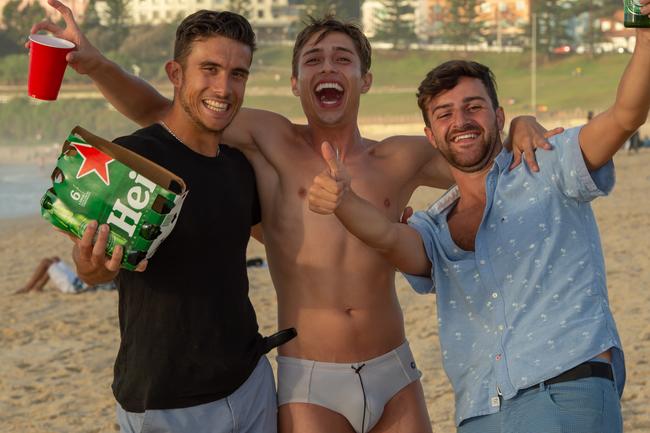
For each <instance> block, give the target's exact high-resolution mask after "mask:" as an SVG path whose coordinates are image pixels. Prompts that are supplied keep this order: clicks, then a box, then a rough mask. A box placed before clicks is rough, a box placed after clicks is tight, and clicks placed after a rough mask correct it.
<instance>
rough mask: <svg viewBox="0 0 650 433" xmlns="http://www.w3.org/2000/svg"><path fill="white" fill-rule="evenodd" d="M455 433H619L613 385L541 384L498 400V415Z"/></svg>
mask: <svg viewBox="0 0 650 433" xmlns="http://www.w3.org/2000/svg"><path fill="white" fill-rule="evenodd" d="M457 431H458V433H622V432H623V419H622V417H621V404H620V399H619V396H618V393H617V392H616V388H615V387H614V382H612V381H611V380H608V379H603V378H600V377H589V378H586V379H579V380H573V381H569V382H561V383H556V384H552V385H548V386H546V385H544V384H541V385H540V386H538V387H535V388H533V389H529V390H525V391H520V392H519V393H518V394H517V395H516V396H515V397H513V398H511V399H509V400H503V399H502V400H501V410H500V411H499V412H497V413H494V414H490V415H484V416H478V417H475V418H470V419H467V420H465V421H463V422H462V423H461V425H460V426H459V427H458V430H457Z"/></svg>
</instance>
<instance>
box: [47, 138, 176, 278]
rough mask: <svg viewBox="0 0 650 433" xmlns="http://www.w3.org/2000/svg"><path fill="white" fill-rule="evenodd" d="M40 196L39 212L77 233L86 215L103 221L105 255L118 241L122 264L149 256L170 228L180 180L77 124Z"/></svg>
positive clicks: (130, 264) (129, 266)
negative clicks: (120, 247) (50, 183)
mask: <svg viewBox="0 0 650 433" xmlns="http://www.w3.org/2000/svg"><path fill="white" fill-rule="evenodd" d="M51 177H52V187H51V188H50V189H48V190H47V191H46V192H45V195H44V196H43V198H42V199H41V215H42V216H43V218H45V219H46V220H48V221H49V222H50V223H51V224H53V225H54V226H56V227H58V228H59V229H61V230H64V231H67V232H69V233H71V234H73V235H74V236H76V237H78V238H81V236H82V235H83V233H84V230H85V229H86V226H87V225H88V222H89V221H91V220H96V221H97V222H98V223H99V224H108V225H109V227H110V229H111V230H110V234H109V236H108V242H107V244H106V254H107V255H109V256H110V255H111V254H112V253H113V251H114V249H115V247H116V246H117V245H122V248H123V251H124V256H123V258H122V264H121V266H122V268H124V269H129V270H133V269H135V267H136V265H137V264H138V263H139V262H140V261H142V260H143V259H145V258H147V259H149V258H151V256H153V254H154V252H155V251H156V249H157V248H158V246H159V245H160V244H161V243H162V241H163V240H164V239H165V238H166V237H167V236H168V235H169V233H171V231H172V229H173V228H174V225H175V223H176V220H177V218H178V213H179V212H180V210H181V206H182V204H183V200H184V199H185V197H186V195H187V193H188V191H187V189H186V186H185V182H184V181H183V180H182V179H181V178H180V177H178V176H176V175H175V174H173V173H172V172H170V171H168V170H166V169H165V168H163V167H160V166H159V165H157V164H155V163H153V162H152V161H149V160H147V159H146V158H144V157H142V156H140V155H138V154H136V153H134V152H131V151H130V150H128V149H126V148H124V147H121V146H118V145H116V144H114V143H111V142H109V141H106V140H104V139H102V138H100V137H97V136H95V135H93V134H91V133H90V132H88V131H86V130H85V129H83V128H81V127H79V126H77V127H76V128H74V129H73V130H72V132H71V133H70V136H69V137H68V139H67V140H66V141H65V143H64V145H63V148H62V151H61V154H60V156H59V158H58V160H57V165H56V167H55V168H54V170H53V172H52V176H51Z"/></svg>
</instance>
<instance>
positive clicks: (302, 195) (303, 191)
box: [298, 187, 307, 199]
mask: <svg viewBox="0 0 650 433" xmlns="http://www.w3.org/2000/svg"><path fill="white" fill-rule="evenodd" d="M298 195H299V196H300V198H303V199H304V198H305V197H307V189H305V188H303V187H301V188H300V189H299V190H298Z"/></svg>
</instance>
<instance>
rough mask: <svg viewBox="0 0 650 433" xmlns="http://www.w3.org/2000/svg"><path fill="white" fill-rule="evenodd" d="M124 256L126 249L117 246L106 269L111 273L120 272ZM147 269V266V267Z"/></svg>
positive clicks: (106, 264)
mask: <svg viewBox="0 0 650 433" xmlns="http://www.w3.org/2000/svg"><path fill="white" fill-rule="evenodd" d="M123 255H124V248H122V245H116V246H115V249H114V250H113V255H112V256H111V258H110V260H108V261H107V262H106V263H105V266H106V269H108V270H109V271H111V272H117V271H119V270H120V264H121V263H122V256H123ZM145 267H146V265H145Z"/></svg>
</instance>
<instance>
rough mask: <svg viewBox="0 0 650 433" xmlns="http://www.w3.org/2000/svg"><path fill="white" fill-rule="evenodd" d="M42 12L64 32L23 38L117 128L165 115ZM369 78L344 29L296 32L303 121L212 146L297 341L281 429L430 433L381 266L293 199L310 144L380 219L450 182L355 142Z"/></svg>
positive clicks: (74, 33)
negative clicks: (259, 241) (95, 91)
mask: <svg viewBox="0 0 650 433" xmlns="http://www.w3.org/2000/svg"><path fill="white" fill-rule="evenodd" d="M49 2H50V4H51V5H52V6H54V7H55V8H57V9H58V10H59V12H61V14H62V15H63V17H64V19H65V21H66V25H67V28H66V29H65V30H62V29H60V28H58V27H56V26H54V25H53V24H51V23H49V22H43V23H41V24H38V25H36V26H35V27H34V28H33V29H32V30H33V31H36V30H40V29H45V30H49V31H51V32H52V33H54V34H55V35H56V36H58V37H63V38H66V39H69V40H72V41H73V42H75V43H76V44H77V47H78V50H77V51H76V52H73V53H71V54H70V55H69V57H68V61H69V62H70V64H71V66H72V67H74V68H75V69H76V70H77V71H78V72H80V73H85V74H88V75H89V76H90V77H91V78H92V79H93V81H94V82H95V83H96V85H97V86H98V88H99V89H100V90H101V91H102V93H103V94H104V95H105V96H106V98H107V99H108V100H109V101H110V102H111V103H112V104H113V105H114V106H115V107H116V108H117V109H118V110H119V111H120V112H122V113H123V114H125V115H126V116H127V117H129V118H131V119H132V120H134V121H136V122H137V123H139V124H141V125H148V124H151V123H153V122H155V121H156V120H158V119H160V118H161V117H162V116H163V115H164V113H166V112H167V110H168V109H169V107H170V105H171V101H169V100H167V99H166V98H164V97H162V96H161V95H160V94H159V93H158V92H157V91H155V90H154V89H153V88H152V87H150V86H149V85H148V84H146V83H145V82H144V81H142V80H140V79H138V78H136V77H133V76H131V75H129V74H127V73H126V72H124V71H123V70H122V69H121V68H120V67H119V66H118V65H116V64H114V63H112V62H110V61H108V60H107V59H105V58H104V57H103V56H102V55H101V54H100V53H99V52H98V51H97V50H96V49H95V48H94V47H92V45H90V44H89V42H88V41H87V40H86V39H85V37H84V36H83V34H82V33H81V32H80V31H79V29H78V27H77V26H76V24H75V22H74V19H73V17H72V14H71V12H70V10H69V9H68V8H66V7H65V6H63V5H62V4H61V3H59V2H58V1H56V0H49ZM209 67H215V68H219V67H220V66H219V65H209ZM369 68H370V45H369V43H368V40H367V39H366V38H365V36H364V35H363V33H361V31H360V30H359V29H358V28H356V27H354V26H350V25H345V24H343V23H340V22H338V21H336V20H333V19H326V20H322V21H319V22H315V23H313V24H310V25H309V26H307V28H306V29H305V30H303V32H301V34H300V35H299V36H298V38H297V40H296V45H295V47H294V57H293V77H292V79H291V87H292V91H293V93H294V94H295V95H296V96H298V97H300V100H301V103H302V106H303V110H304V112H305V115H306V116H307V121H308V124H307V125H296V124H293V123H291V122H290V121H289V120H288V119H286V118H284V117H283V116H281V115H278V114H275V113H271V112H268V111H262V110H252V109H242V110H240V112H239V114H238V115H237V117H236V118H235V119H234V121H233V123H232V124H231V127H229V128H228V129H227V130H226V131H225V132H224V135H223V141H224V142H226V143H228V144H230V145H234V146H236V147H238V148H240V149H241V150H242V151H243V152H244V154H245V155H246V157H247V158H248V159H249V161H250V162H251V164H252V165H253V168H254V170H255V173H256V177H257V183H258V191H259V194H260V201H261V206H262V219H263V221H264V224H263V227H262V229H263V237H264V243H265V246H266V251H267V256H268V262H269V268H270V272H271V277H272V279H273V283H274V285H275V288H276V291H277V297H278V322H279V326H280V327H281V328H285V327H289V326H293V327H295V328H296V329H297V330H298V337H297V338H295V339H294V340H293V341H291V342H290V343H288V344H285V345H284V346H283V347H282V348H281V349H280V351H279V353H280V357H279V358H278V365H279V366H278V383H279V388H278V394H279V404H280V411H279V417H280V420H279V424H280V431H282V432H301V433H302V432H309V433H318V432H328V433H329V432H354V431H356V432H368V431H372V432H408V433H412V432H427V431H429V432H430V431H431V426H430V422H429V418H428V414H427V409H426V405H425V402H424V395H423V391H422V386H421V384H420V381H419V380H418V379H419V376H420V373H419V371H418V370H417V368H416V367H415V362H414V360H413V357H412V355H411V353H410V350H409V348H408V344H407V343H406V341H405V334H404V323H403V317H402V312H401V309H400V306H399V302H398V299H397V296H396V293H395V286H394V276H395V275H394V270H393V267H392V266H391V265H390V264H389V263H388V262H387V261H386V260H385V259H384V258H383V257H382V256H381V255H380V254H378V253H377V252H375V251H373V250H372V249H370V248H368V247H367V246H365V245H364V244H363V243H361V242H360V241H359V240H358V239H356V238H355V237H354V236H351V235H350V234H348V233H347V231H346V230H345V229H344V227H343V226H342V225H341V224H340V223H339V221H338V220H337V219H336V218H335V217H333V216H322V215H317V214H314V213H313V212H310V211H309V207H308V203H307V199H306V198H307V189H308V188H309V186H310V185H311V183H312V180H313V178H314V177H315V176H316V175H318V174H319V173H320V172H322V171H323V170H324V169H325V168H326V167H327V165H326V163H325V161H324V160H323V159H322V158H321V155H320V145H321V143H322V142H323V141H328V142H330V143H331V144H332V145H333V146H334V147H335V148H336V149H337V150H338V152H339V157H340V158H341V159H342V160H345V162H346V164H347V166H348V168H349V171H350V173H351V175H352V177H353V178H354V181H353V185H354V187H355V190H356V191H357V192H358V193H359V194H360V195H362V196H363V197H365V198H366V199H367V200H368V201H370V202H371V203H373V204H374V205H376V206H378V207H381V209H382V210H383V212H384V213H385V215H386V216H387V217H388V218H389V219H390V220H392V221H397V220H398V219H399V217H400V214H401V211H402V209H404V207H405V206H406V204H407V203H408V201H409V199H410V197H411V194H412V193H413V191H414V190H415V188H416V187H417V186H420V185H428V186H433V187H438V188H443V187H447V186H449V185H450V181H451V176H450V174H449V169H448V168H447V165H446V162H444V160H443V158H441V157H440V155H439V153H438V152H437V151H435V150H433V149H432V148H431V146H430V145H429V144H428V142H427V140H426V138H425V137H390V138H387V139H385V140H382V141H373V140H369V139H366V138H363V137H361V134H360V132H359V129H358V126H357V116H358V109H359V101H360V96H361V94H363V93H366V92H367V91H368V90H369V89H370V86H371V84H372V75H371V73H370V72H369ZM227 101H228V95H220V96H219V98H217V99H213V100H200V101H194V103H196V104H197V109H199V110H208V111H206V112H209V110H229V109H230V106H229V104H228V102H227ZM224 103H225V104H224ZM530 123H531V122H528V121H524V122H523V123H522V124H521V126H518V127H517V131H518V132H517V134H521V140H519V138H520V137H519V136H518V137H517V140H516V141H518V140H519V141H520V142H522V143H523V142H527V143H530V142H535V143H536V144H537V143H539V146H540V147H545V146H546V143H545V142H544V140H543V137H542V135H541V134H537V135H536V134H534V133H533V132H534V131H536V129H535V128H536V124H535V125H534V126H533V127H529V126H530ZM533 123H534V122H533ZM522 126H523V127H522ZM530 137H532V138H530ZM179 138H180V139H181V140H182V139H183V137H179ZM529 156H530V157H532V150H530V155H529ZM527 159H528V157H527ZM393 372H395V373H393Z"/></svg>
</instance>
